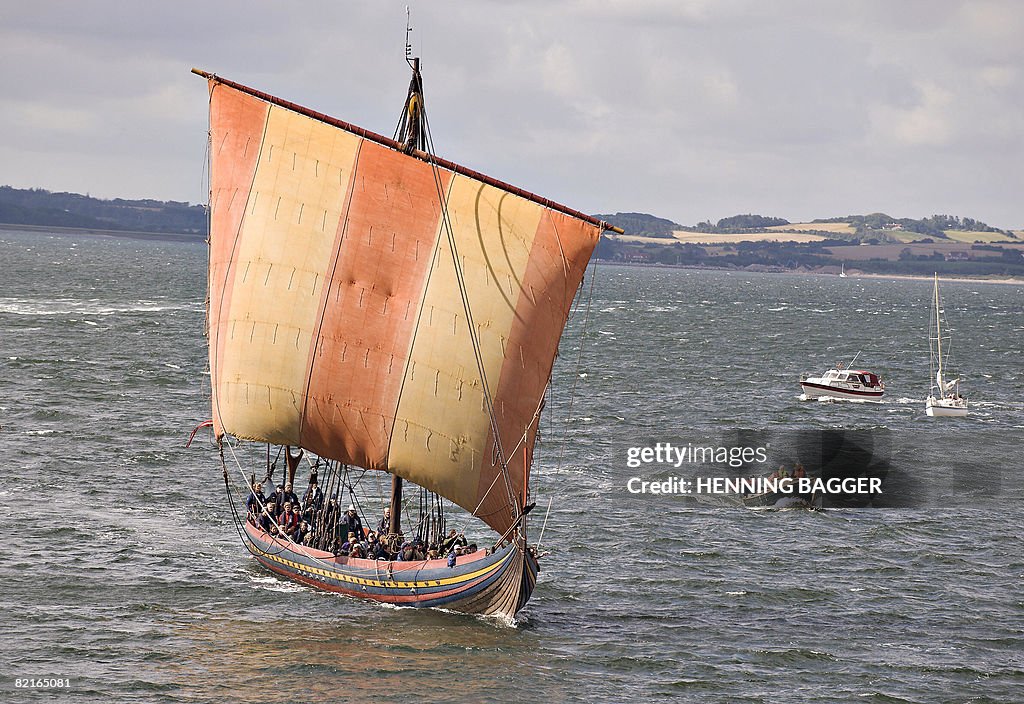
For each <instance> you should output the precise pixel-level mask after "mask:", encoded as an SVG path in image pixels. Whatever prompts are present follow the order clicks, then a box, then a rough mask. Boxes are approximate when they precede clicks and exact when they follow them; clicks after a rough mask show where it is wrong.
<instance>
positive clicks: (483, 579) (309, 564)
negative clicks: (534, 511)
mask: <svg viewBox="0 0 1024 704" xmlns="http://www.w3.org/2000/svg"><path fill="white" fill-rule="evenodd" d="M244 527H245V533H244V535H245V544H246V548H248V550H249V552H250V553H252V555H253V556H254V557H255V558H256V559H257V560H258V561H259V562H260V564H262V565H263V566H264V567H266V568H267V569H269V570H272V571H273V572H276V573H277V574H280V575H283V576H285V577H288V578H290V579H293V580H295V581H297V582H301V583H303V584H308V585H310V586H313V587H317V588H319V589H324V590H327V591H332V592H337V593H340V594H345V595H347V596H351V597H355V598H359V599H369V600H371V601H379V602H382V603H386V604H392V605H394V606H410V607H417V608H443V609H450V610H452V611H460V612H463V613H469V614H481V615H493V616H504V617H507V618H511V617H513V616H515V614H516V612H518V611H519V610H520V609H521V608H523V606H525V605H526V602H527V601H528V600H529V599H530V595H531V594H532V593H533V588H534V586H535V585H536V583H537V572H538V571H539V569H540V568H539V566H538V564H537V560H536V559H535V558H534V557H533V555H532V554H531V553H530V552H529V550H526V549H525V544H519V545H516V544H512V545H508V546H506V547H504V548H502V549H500V550H498V551H496V552H494V553H492V554H490V555H484V554H483V552H482V551H481V552H479V553H474V554H472V555H464V556H462V557H460V558H459V559H458V561H457V563H456V564H455V566H454V567H448V561H447V560H421V561H415V562H389V561H384V560H362V559H355V558H348V557H335V556H334V555H332V554H331V553H329V552H324V551H322V550H314V549H312V548H308V547H305V546H301V545H295V544H294V543H290V542H285V541H283V540H281V539H279V538H275V537H272V536H270V535H269V534H267V533H265V532H263V531H262V530H260V529H259V528H256V527H255V526H253V525H251V524H249V523H246V524H245V526H244Z"/></svg>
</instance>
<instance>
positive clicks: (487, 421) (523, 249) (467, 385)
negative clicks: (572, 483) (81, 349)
mask: <svg viewBox="0 0 1024 704" xmlns="http://www.w3.org/2000/svg"><path fill="white" fill-rule="evenodd" d="M202 75H205V76H206V77H207V78H208V80H209V90H210V149H211V155H210V163H211V166H210V208H211V233H210V271H209V285H210V292H209V294H210V295H209V316H208V317H209V344H210V369H211V375H212V389H213V398H212V400H213V420H214V427H215V430H216V432H217V434H218V436H220V435H223V434H225V433H227V434H231V435H235V436H237V437H240V438H245V439H251V440H258V441H263V442H269V443H275V444H286V445H297V446H301V447H304V448H307V449H309V450H311V451H313V452H315V453H317V454H319V455H321V456H324V457H329V458H332V459H336V460H339V461H342V462H347V463H351V464H354V465H358V466H361V467H365V468H368V469H378V470H385V471H388V472H391V473H393V474H396V475H398V476H401V477H404V478H406V479H408V480H410V481H413V482H415V483H416V484H419V485H420V486H424V487H426V488H428V489H430V490H432V491H435V492H437V493H439V494H441V495H442V496H445V497H447V498H448V499H450V500H452V501H454V502H455V503H457V504H458V505H460V506H462V507H463V508H466V509H467V510H469V511H471V512H474V513H475V514H476V515H477V516H479V517H480V518H481V519H482V520H484V521H485V522H486V523H488V524H489V525H490V526H491V527H493V528H494V529H495V530H497V531H498V532H499V533H505V532H506V531H507V530H508V529H509V528H510V527H511V526H513V525H514V523H515V521H516V520H517V518H518V515H519V513H520V511H521V508H522V505H523V503H524V502H525V496H526V493H527V491H526V486H527V482H528V467H529V457H530V453H531V449H532V447H533V443H534V439H535V437H536V432H537V421H538V418H539V416H540V407H541V403H542V399H543V395H544V390H545V388H546V385H547V382H548V379H549V376H550V373H551V368H552V365H553V362H554V358H555V354H556V352H557V349H558V342H559V339H560V337H561V333H562V329H563V327H564V325H565V322H566V319H567V317H568V313H569V309H570V306H571V304H572V300H573V297H574V295H575V293H576V290H577V288H578V287H579V284H580V282H581V280H582V277H583V274H584V270H585V268H586V265H587V262H588V260H589V258H590V255H591V253H592V251H593V249H594V247H595V246H596V244H597V242H598V239H599V236H600V232H601V228H602V223H600V222H598V221H597V220H594V219H593V218H590V217H588V216H585V215H583V214H581V213H578V212H575V211H572V210H569V209H567V208H564V207H562V206H558V205H557V204H554V203H551V202H550V201H546V200H544V199H541V198H538V197H537V196H533V195H532V194H529V193H526V192H525V191H522V190H520V189H516V188H514V187H512V186H508V185H506V184H501V183H499V182H496V181H493V180H492V179H488V178H487V177H484V176H482V175H480V174H477V173H475V172H472V171H469V170H468V169H465V168H463V167H459V166H458V165H456V164H452V163H450V162H446V161H443V160H433V159H430V158H428V157H427V155H425V154H422V153H419V152H414V153H407V151H409V150H406V149H403V145H401V144H398V143H396V142H392V141H391V140H388V139H387V138H385V137H381V136H379V135H375V134H372V133H369V132H367V131H365V130H362V129H360V128H357V127H354V126H352V125H348V124H346V123H342V122H340V121H337V120H333V119H331V118H328V117H326V116H324V115H320V114H317V113H313V112H311V111H308V110H305V109H303V108H300V107H298V106H295V105H292V104H290V103H285V102H283V101H280V100H278V99H276V98H273V97H272V96H268V95H266V94H263V93H260V92H258V91H254V90H252V89H249V88H246V87H245V86H241V85H239V84H236V83H233V82H230V81H226V80H224V79H220V78H218V77H216V76H212V75H209V74H202ZM442 204H443V205H442ZM453 245H454V249H455V250H456V252H457V261H458V266H456V264H455V260H454V259H453V252H452V248H453ZM460 279H461V280H462V282H461V284H460ZM463 294H464V295H465V296H466V299H467V301H466V302H464V301H463ZM467 303H468V310H469V311H470V312H471V314H472V319H473V323H474V329H473V330H471V329H470V327H469V325H468V324H467ZM471 333H472V335H471ZM474 336H475V337H476V338H477V340H478V343H477V344H476V345H474V343H473V337H474ZM477 352H478V353H477ZM481 369H482V373H481ZM485 390H486V391H487V392H489V396H490V403H488V398H487V397H486V395H485ZM489 408H493V422H492V416H491V414H490V412H489ZM493 428H497V431H498V438H497V439H496V438H495V436H494V432H493V431H492V429H493ZM499 448H500V450H501V452H499Z"/></svg>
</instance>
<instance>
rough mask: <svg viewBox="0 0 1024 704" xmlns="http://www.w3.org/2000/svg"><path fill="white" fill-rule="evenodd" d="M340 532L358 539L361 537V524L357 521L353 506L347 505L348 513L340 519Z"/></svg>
mask: <svg viewBox="0 0 1024 704" xmlns="http://www.w3.org/2000/svg"><path fill="white" fill-rule="evenodd" d="M341 532H342V533H345V532H349V533H355V534H356V536H358V537H360V538H361V537H362V536H363V522H362V521H361V520H359V514H358V513H356V507H355V505H354V504H349V505H348V511H346V512H345V515H344V516H342V517H341Z"/></svg>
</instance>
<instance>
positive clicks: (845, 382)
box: [800, 352, 885, 401]
mask: <svg viewBox="0 0 1024 704" xmlns="http://www.w3.org/2000/svg"><path fill="white" fill-rule="evenodd" d="M859 355H860V353H859V352H858V353H857V356H859ZM857 356H855V357H854V358H853V360H852V361H851V362H850V366H852V365H853V362H856V361H857ZM800 388H801V389H803V392H804V398H805V399H824V398H829V399H841V400H851V401H881V399H882V396H884V395H885V384H884V383H883V382H882V378H881V377H880V376H878V375H877V374H874V373H873V372H869V371H867V370H865V369H851V368H849V367H848V366H847V365H844V364H843V363H842V362H836V366H835V367H834V368H833V369H829V370H828V371H827V372H825V373H824V374H822V375H821V376H806V375H805V376H803V377H801V378H800Z"/></svg>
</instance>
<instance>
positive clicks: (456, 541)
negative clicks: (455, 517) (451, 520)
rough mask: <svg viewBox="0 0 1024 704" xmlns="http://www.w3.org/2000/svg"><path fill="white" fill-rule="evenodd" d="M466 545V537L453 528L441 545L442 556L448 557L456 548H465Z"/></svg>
mask: <svg viewBox="0 0 1024 704" xmlns="http://www.w3.org/2000/svg"><path fill="white" fill-rule="evenodd" d="M465 544H466V536H464V535H463V534H462V533H460V532H459V531H457V530H455V529H454V528H452V529H451V530H450V531H448V537H447V538H445V539H444V542H442V543H441V555H442V556H444V555H447V554H448V553H450V552H452V551H453V550H454V549H455V548H456V547H463V546H465Z"/></svg>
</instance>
